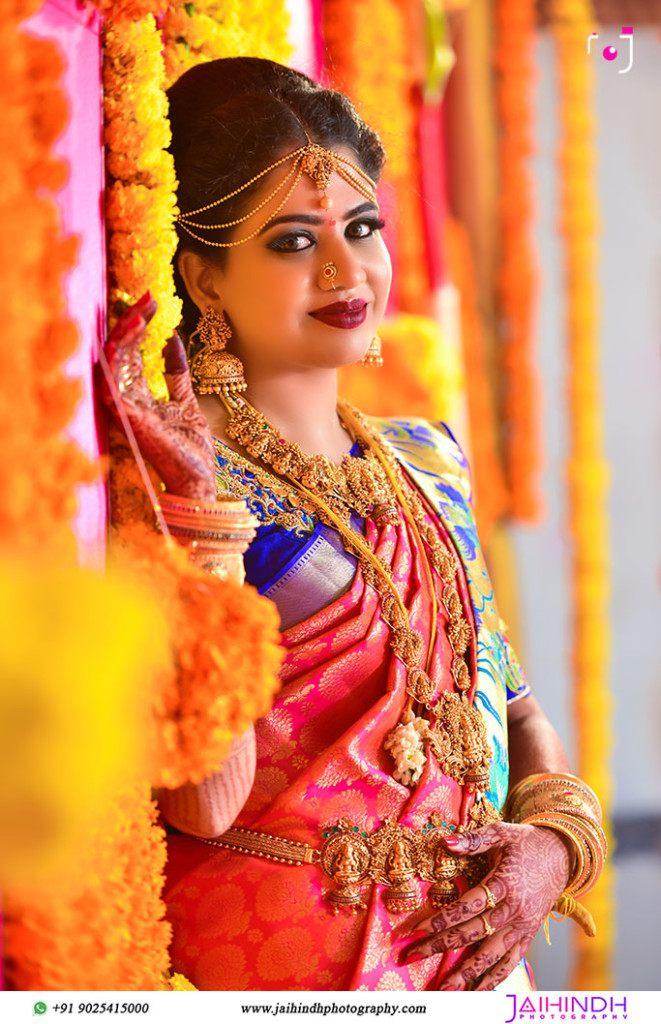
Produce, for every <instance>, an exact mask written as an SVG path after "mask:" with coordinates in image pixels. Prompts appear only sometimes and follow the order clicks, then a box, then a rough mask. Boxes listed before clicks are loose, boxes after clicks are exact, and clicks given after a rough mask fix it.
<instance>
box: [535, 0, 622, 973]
mask: <svg viewBox="0 0 661 1024" xmlns="http://www.w3.org/2000/svg"><path fill="white" fill-rule="evenodd" d="M550 10H551V30H552V32H553V34H554V36H555V38H556V43H557V65H558V77H559V95H560V104H561V107H560V111H561V141H560V179H561V186H560V187H561V209H560V218H559V219H560V229H561V232H562V234H563V236H564V240H565V274H566V283H567V307H568V309H567V334H568V345H569V363H570V365H569V380H568V407H569V416H570V427H571V435H570V436H571V451H570V457H569V466H568V478H569V479H568V485H569V516H570V530H571V536H572V540H573V578H574V622H575V626H574V652H573V654H574V673H575V682H574V686H573V693H574V707H575V724H576V731H577V740H578V743H577V747H578V758H579V765H578V768H579V774H580V775H581V776H582V777H584V778H585V779H586V780H587V781H588V782H589V783H590V785H591V786H593V787H594V789H595V790H596V791H597V793H598V794H599V796H600V799H601V801H602V804H603V807H604V816H605V819H606V822H607V821H608V818H609V811H610V807H611V802H612V779H611V773H610V766H609V758H610V752H611V749H612V720H611V695H610V688H609V679H608V664H609V634H610V628H609V612H608V603H609V567H608V561H609V555H608V518H607V508H606V501H607V489H608V476H609V472H608V464H607V461H606V458H605V455H604V441H603V417H602V402H601V393H600V387H599V380H600V369H599V331H598V286H597V247H596V233H597V230H598V220H599V218H598V211H597V205H596V199H595V196H596V194H597V189H596V183H595V180H594V136H595V129H594V119H593V117H592V116H591V111H592V109H593V88H594V80H593V75H594V72H593V65H592V64H591V63H590V61H589V60H588V59H586V53H585V40H586V39H587V37H588V35H589V34H590V32H592V31H593V29H594V25H595V17H594V11H593V8H592V4H591V3H589V2H588V0H553V2H552V3H551V5H550ZM586 903H587V905H588V907H589V909H590V911H591V913H592V915H593V917H594V918H595V920H596V921H597V923H598V932H597V936H596V938H594V939H588V938H586V936H585V935H584V934H583V932H582V931H580V930H579V929H576V930H575V931H574V941H575V942H576V944H577V954H578V955H577V957H576V958H575V960H574V964H575V966H574V975H573V978H572V981H571V985H570V987H571V988H574V989H579V990H586V989H589V990H608V989H610V988H612V959H613V936H614V925H613V922H614V911H613V875H612V868H611V867H610V864H608V863H607V865H606V868H605V870H604V873H603V874H602V877H601V879H600V882H599V885H598V886H597V887H596V889H594V890H593V892H592V893H590V895H589V896H588V897H587V899H586Z"/></svg>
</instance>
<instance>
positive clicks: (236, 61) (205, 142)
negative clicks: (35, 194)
mask: <svg viewBox="0 0 661 1024" xmlns="http://www.w3.org/2000/svg"><path fill="white" fill-rule="evenodd" d="M168 97H169V100H170V122H171V125H172V144H171V146H170V150H171V152H172V154H173V156H174V162H175V170H176V174H177V180H178V182H179V188H178V192H177V201H178V205H179V209H180V210H181V211H182V212H183V213H187V212H188V211H190V210H196V209H198V208H199V207H201V206H205V205H206V204H207V203H211V202H213V201H214V199H218V198H220V196H223V195H227V193H229V192H233V191H234V189H236V188H239V186H241V185H244V184H245V183H246V182H247V181H249V180H250V179H251V178H252V177H253V176H254V175H256V174H259V173H260V171H263V170H264V169H265V168H266V167H268V165H269V164H271V163H273V162H274V161H275V160H277V159H278V158H279V157H280V156H283V155H285V154H286V153H287V152H288V151H289V150H291V151H292V152H293V150H295V149H297V148H298V147H299V146H302V145H305V142H306V139H305V132H307V134H308V136H309V137H310V139H311V140H312V142H317V143H319V144H320V145H322V146H324V147H326V148H327V149H332V148H335V147H337V146H339V145H344V146H348V147H349V148H350V149H352V150H353V152H354V154H355V157H356V162H357V163H358V164H359V165H360V167H361V168H362V169H363V171H365V173H366V174H368V175H369V176H370V177H371V178H373V179H374V180H375V181H378V179H379V176H380V174H381V169H382V167H383V163H384V159H385V154H384V152H383V147H382V146H381V143H380V141H379V139H378V137H377V135H376V134H375V132H373V131H372V129H371V128H369V127H368V126H367V125H366V124H365V123H364V122H363V121H361V119H360V117H359V116H358V114H357V113H356V111H355V110H354V108H353V106H352V104H351V102H350V100H349V99H348V98H347V97H346V96H344V95H343V94H342V93H340V92H335V91H333V90H332V89H324V88H322V87H321V86H319V85H317V84H316V83H315V82H313V81H312V79H310V78H308V77H307V76H306V75H303V74H301V73H300V72H299V71H294V70H293V69H292V68H288V67H285V66H284V65H282V64H276V63H275V62H274V61H271V60H262V59H261V58H259V57H227V58H224V59H222V60H214V61H209V62H207V63H205V64H198V65H196V66H195V67H193V68H191V69H190V70H189V71H187V72H186V73H185V74H184V75H182V76H181V78H180V79H179V80H178V81H177V82H176V83H175V84H174V85H173V86H172V87H171V88H170V89H169V90H168ZM303 129H305V131H303ZM263 181H264V179H261V180H260V181H258V182H256V184H255V185H254V186H252V187H251V188H248V189H245V190H244V191H242V192H241V193H239V195H238V196H236V197H234V198H233V199H230V200H228V201H227V202H225V203H223V204H222V206H220V207H218V206H217V207H215V208H214V209H212V210H210V211H209V213H208V219H209V222H210V223H218V222H220V221H222V222H226V221H232V220H236V219H237V218H238V217H241V216H243V215H244V213H245V212H247V210H249V209H250V199H251V195H252V194H253V192H254V191H256V190H257V189H258V188H259V187H260V186H261V185H262V183H263ZM219 211H220V212H219ZM196 219H197V220H203V217H202V216H199V217H196ZM177 231H178V234H179V246H178V248H177V253H176V255H175V274H174V276H175V285H176V288H177V291H178V293H179V295H180V297H181V298H182V300H183V304H184V309H183V322H182V327H183V332H184V334H185V335H190V334H191V333H192V332H193V331H194V330H195V325H196V323H197V320H198V317H199V312H198V310H197V307H196V306H195V305H194V303H193V302H192V301H191V299H190V298H189V296H188V293H187V292H186V288H185V285H184V283H183V280H182V279H181V275H180V274H179V271H178V269H177V256H178V255H179V253H180V252H181V250H182V249H192V250H193V251H194V252H198V253H200V254H201V255H204V257H205V258H206V259H208V260H212V261H214V262H215V263H217V264H220V265H222V263H223V260H224V259H225V258H226V257H227V249H223V248H215V247H213V246H209V245H206V244H205V243H204V242H199V241H197V240H196V239H195V238H192V237H191V236H190V235H189V234H188V233H187V232H186V231H184V229H183V228H181V227H178V228H177ZM204 234H205V236H207V235H208V237H209V239H210V240H213V241H226V240H227V237H228V235H229V230H228V229H225V230H208V231H206V230H205V231H204Z"/></svg>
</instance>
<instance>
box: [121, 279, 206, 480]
mask: <svg viewBox="0 0 661 1024" xmlns="http://www.w3.org/2000/svg"><path fill="white" fill-rule="evenodd" d="M155 312H156V303H155V302H154V300H153V299H152V297H151V295H150V294H149V292H147V294H146V295H144V296H143V297H142V299H140V301H139V302H137V303H136V304H135V305H134V306H132V307H131V308H130V309H128V310H127V311H126V312H125V313H124V314H123V315H122V316H121V317H120V319H119V320H118V322H117V324H116V326H115V328H114V330H113V331H112V333H111V335H110V337H109V339H108V342H107V344H106V358H107V361H108V365H109V367H110V372H111V374H112V376H113V379H114V382H115V385H116V388H115V389H114V390H115V395H113V393H112V391H111V389H110V387H109V386H108V383H107V382H105V381H102V383H101V394H102V396H103V399H104V401H105V403H106V405H107V406H108V410H109V412H110V413H111V415H112V416H113V417H114V418H115V419H116V420H117V422H118V423H119V424H120V426H121V425H122V424H121V419H120V417H119V412H118V410H117V407H116V401H119V402H121V408H122V411H123V413H124V415H125V416H126V419H127V420H128V422H129V424H130V427H131V429H132V430H133V433H134V434H135V438H136V441H137V443H138V447H139V448H140V451H141V453H142V455H143V456H144V458H145V459H146V460H147V461H148V462H149V463H151V465H152V466H153V467H154V469H155V470H156V472H157V473H158V475H159V476H160V478H161V480H162V481H163V483H164V484H165V488H166V490H167V491H170V492H171V493H172V494H178V495H181V496H182V497H187V498H200V499H203V500H213V499H214V498H215V497H216V487H215V466H214V452H213V442H212V439H211V431H210V430H209V427H208V425H207V422H206V420H205V418H204V416H203V415H202V413H201V412H200V408H199V405H198V403H197V399H196V397H195V394H194V392H193V387H192V384H191V379H190V374H189V372H188V363H187V360H186V353H185V351H184V346H183V344H182V343H181V340H180V339H179V337H178V336H177V335H176V334H175V335H173V337H172V338H170V340H169V341H168V343H167V345H166V347H165V353H164V354H165V369H166V372H165V381H166V384H167V388H168V395H169V398H168V400H167V401H157V400H156V399H155V398H154V396H153V395H152V393H151V391H150V390H149V386H148V384H147V381H146V380H145V377H144V375H143V372H142V371H143V367H142V357H141V355H140V345H141V343H142V340H143V337H144V333H145V328H146V326H147V324H148V323H149V321H150V320H151V318H152V317H153V315H154V313H155ZM117 395H119V397H118V398H117Z"/></svg>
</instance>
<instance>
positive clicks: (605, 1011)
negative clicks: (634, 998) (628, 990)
mask: <svg viewBox="0 0 661 1024" xmlns="http://www.w3.org/2000/svg"><path fill="white" fill-rule="evenodd" d="M507 998H508V999H509V1000H510V1003H509V1005H508V1011H509V1013H510V1016H509V1017H507V1018H506V1019H505V1021H504V1024H513V1022H514V1021H520V1020H535V1021H537V1020H586V1021H587V1020H600V1021H612V1020H627V1019H628V1010H627V997H626V996H620V997H618V996H590V995H579V996H577V995H572V996H560V995H556V996H530V995H527V996H523V995H515V994H511V993H508V995H507Z"/></svg>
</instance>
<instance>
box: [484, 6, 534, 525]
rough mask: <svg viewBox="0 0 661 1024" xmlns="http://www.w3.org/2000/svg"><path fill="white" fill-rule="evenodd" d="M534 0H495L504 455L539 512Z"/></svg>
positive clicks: (524, 507) (516, 488)
mask: <svg viewBox="0 0 661 1024" xmlns="http://www.w3.org/2000/svg"><path fill="white" fill-rule="evenodd" d="M535 12H536V6H535V0H497V3H496V4H495V6H494V19H495V39H494V65H495V67H496V71H497V78H496V104H497V111H498V117H499V121H500V145H499V149H500V159H499V172H500V200H499V204H498V217H499V222H500V232H499V236H500V259H499V264H498V265H499V270H498V275H497V301H498V314H499V319H500V335H501V338H500V342H501V345H500V347H501V352H502V358H501V366H502V374H503V415H504V419H505V461H506V469H507V475H508V483H509V490H510V501H511V513H512V515H513V516H515V517H517V518H519V519H523V520H527V521H530V520H533V519H535V518H536V517H537V516H538V515H539V514H540V495H539V479H538V477H539V464H540V444H541V441H540V424H539V409H538V407H539V402H538V386H537V375H536V371H535V361H534V347H533V331H534V323H533V317H534V302H535V292H536V281H535V279H536V270H535V264H534V260H533V254H532V239H531V234H530V232H531V216H532V196H531V183H530V175H529V171H528V167H527V161H528V158H529V157H530V154H531V152H532V138H531V131H532V110H531V106H532V84H533V63H532V47H533V42H534V27H535V16H536V15H535Z"/></svg>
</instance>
